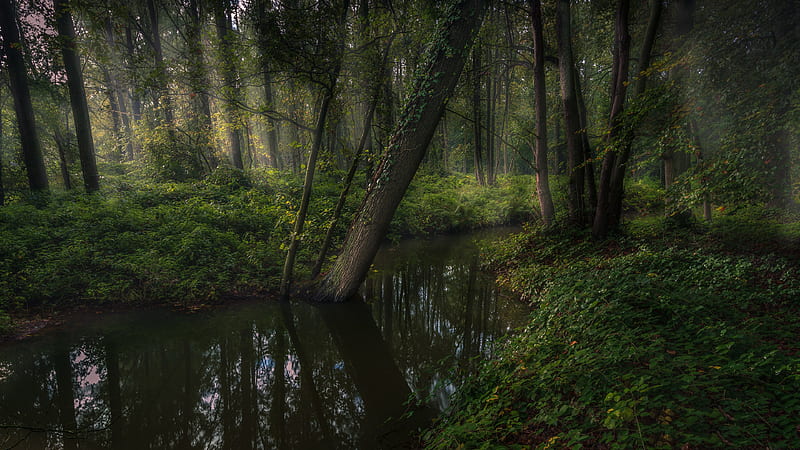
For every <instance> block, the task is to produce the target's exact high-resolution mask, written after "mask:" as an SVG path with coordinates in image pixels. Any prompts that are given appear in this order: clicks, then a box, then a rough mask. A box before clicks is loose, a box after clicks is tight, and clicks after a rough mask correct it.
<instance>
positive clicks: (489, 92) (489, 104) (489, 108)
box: [486, 48, 497, 186]
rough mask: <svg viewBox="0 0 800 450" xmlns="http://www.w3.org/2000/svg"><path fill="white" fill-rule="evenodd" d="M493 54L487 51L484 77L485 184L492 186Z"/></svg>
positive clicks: (495, 88) (494, 83) (493, 168)
mask: <svg viewBox="0 0 800 450" xmlns="http://www.w3.org/2000/svg"><path fill="white" fill-rule="evenodd" d="M492 55H493V52H492V50H491V48H490V49H489V50H488V60H487V63H488V64H487V69H486V70H487V71H488V74H487V76H486V184H488V185H489V186H492V185H494V182H495V155H494V149H495V145H494V144H495V100H496V99H495V91H496V90H497V83H496V82H495V80H494V78H495V77H494V73H492V70H491V67H492V64H493V63H494V59H493V56H492Z"/></svg>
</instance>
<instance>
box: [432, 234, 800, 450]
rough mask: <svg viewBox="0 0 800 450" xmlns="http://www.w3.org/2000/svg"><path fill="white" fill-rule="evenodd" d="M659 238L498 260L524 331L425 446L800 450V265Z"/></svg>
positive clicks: (538, 242)
mask: <svg viewBox="0 0 800 450" xmlns="http://www.w3.org/2000/svg"><path fill="white" fill-rule="evenodd" d="M655 242H656V243H654V242H653V241H650V242H649V243H645V242H644V241H638V240H634V239H626V240H623V241H616V242H614V241H608V242H603V243H593V242H589V241H587V240H585V239H583V238H582V237H581V236H577V235H558V236H553V235H549V236H548V235H542V234H540V233H537V232H527V233H523V234H520V235H517V236H514V237H512V238H511V239H510V240H508V241H506V242H504V243H502V244H500V245H499V246H498V247H497V248H496V249H494V250H493V251H492V252H490V257H491V258H490V262H492V263H493V264H494V267H495V268H499V269H504V271H502V272H501V273H500V279H501V281H502V282H503V283H504V284H506V285H507V286H509V287H511V288H512V289H514V290H516V291H518V292H522V293H525V294H526V295H527V296H528V299H529V300H530V301H531V303H532V305H533V311H532V314H531V319H530V323H529V325H528V326H527V327H525V328H524V329H522V330H520V332H519V333H518V334H517V335H516V336H514V337H512V338H510V339H509V340H508V341H507V342H506V343H505V346H504V348H503V349H502V351H501V352H500V354H499V355H498V356H497V357H496V358H494V359H492V360H489V361H486V362H485V363H484V364H483V366H482V369H481V370H480V371H479V372H478V374H477V375H476V376H473V377H471V378H468V379H467V381H466V382H465V384H464V386H463V387H462V388H461V389H460V390H459V391H458V394H457V398H456V400H455V404H454V406H453V407H452V408H451V411H449V413H448V415H446V416H445V417H444V418H443V420H442V422H441V423H440V424H438V425H437V426H436V427H435V429H434V430H432V431H430V432H428V433H427V434H426V436H425V438H426V440H427V443H428V448H458V447H459V446H461V448H499V447H504V448H583V447H591V448H594V447H598V446H600V447H603V448H606V447H608V448H680V447H684V446H688V447H691V448H721V447H733V448H765V447H781V448H795V447H798V446H800V435H798V433H797V430H796V426H797V422H796V417H797V415H798V414H800V364H799V363H798V359H797V355H798V353H800V348H798V347H797V344H796V335H797V330H798V326H800V319H798V317H800V315H798V312H800V305H798V303H797V299H798V298H800V269H799V268H798V267H797V265H796V264H793V263H792V259H790V258H787V257H785V256H780V255H777V254H767V255H762V256H750V255H736V254H722V253H719V252H717V251H714V250H710V249H708V248H705V247H702V246H698V245H693V244H691V243H690V242H682V244H681V245H665V244H659V243H658V241H655ZM506 261H508V262H506Z"/></svg>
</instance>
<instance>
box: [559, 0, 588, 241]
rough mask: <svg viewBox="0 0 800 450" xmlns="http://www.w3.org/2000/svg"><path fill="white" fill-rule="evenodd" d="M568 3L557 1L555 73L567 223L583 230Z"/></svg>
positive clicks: (582, 157)
mask: <svg viewBox="0 0 800 450" xmlns="http://www.w3.org/2000/svg"><path fill="white" fill-rule="evenodd" d="M570 21H571V18H570V5H569V0H558V5H557V14H556V29H557V36H558V70H559V82H560V86H561V99H562V102H563V104H564V124H565V132H566V152H567V175H568V176H569V194H568V197H567V198H568V207H569V217H570V221H571V222H572V224H573V225H575V226H579V227H581V226H583V225H584V223H585V222H586V220H585V209H586V204H585V200H584V168H583V160H584V155H583V151H582V147H581V144H580V142H579V140H578V139H579V136H578V134H579V133H580V130H581V124H580V115H579V112H578V102H577V98H576V95H575V86H577V84H576V81H575V76H576V74H575V62H574V60H573V55H572V26H571V23H570Z"/></svg>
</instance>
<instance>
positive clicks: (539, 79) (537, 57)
mask: <svg viewBox="0 0 800 450" xmlns="http://www.w3.org/2000/svg"><path fill="white" fill-rule="evenodd" d="M528 5H529V6H530V8H531V13H530V14H531V25H532V29H533V85H534V86H533V88H534V96H535V101H536V111H535V115H536V148H535V150H534V163H535V164H536V167H535V169H536V194H537V196H538V197H539V207H540V208H541V210H542V222H544V225H545V226H550V225H551V224H552V223H553V219H554V218H555V208H554V207H553V197H552V196H551V195H550V180H549V178H548V173H547V95H546V94H547V93H546V91H545V75H544V33H543V27H542V5H541V1H540V0H528Z"/></svg>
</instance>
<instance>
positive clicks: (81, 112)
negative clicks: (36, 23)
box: [53, 0, 100, 192]
mask: <svg viewBox="0 0 800 450" xmlns="http://www.w3.org/2000/svg"><path fill="white" fill-rule="evenodd" d="M53 5H54V7H55V16H56V28H58V36H59V38H60V40H61V54H62V56H63V58H64V69H65V70H66V72H67V86H68V87H69V102H70V105H71V106H72V122H73V123H74V124H75V136H76V137H77V141H78V155H79V156H80V160H81V170H82V171H83V185H84V187H85V188H86V191H87V192H93V191H96V190H98V189H100V176H99V175H98V173H97V162H96V161H95V155H94V141H93V139H92V125H91V121H90V119H89V106H88V105H87V104H86V93H85V92H84V88H83V72H82V70H81V60H80V57H79V56H78V50H77V49H76V43H75V41H76V37H75V27H74V26H73V23H72V15H71V14H70V11H69V8H70V6H69V0H55V2H54V3H53Z"/></svg>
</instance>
